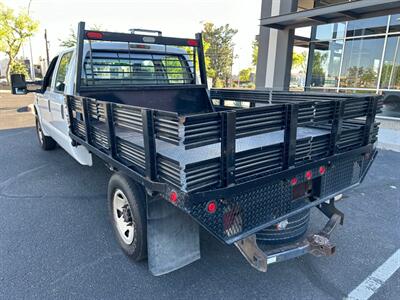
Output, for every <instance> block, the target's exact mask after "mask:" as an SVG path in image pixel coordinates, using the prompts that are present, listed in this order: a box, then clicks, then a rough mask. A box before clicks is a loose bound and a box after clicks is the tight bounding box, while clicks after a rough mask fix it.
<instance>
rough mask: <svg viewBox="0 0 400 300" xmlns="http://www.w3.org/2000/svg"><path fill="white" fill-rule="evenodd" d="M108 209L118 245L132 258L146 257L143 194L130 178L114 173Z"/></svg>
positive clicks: (109, 191) (109, 186) (145, 220)
mask: <svg viewBox="0 0 400 300" xmlns="http://www.w3.org/2000/svg"><path fill="white" fill-rule="evenodd" d="M108 209H109V216H110V220H111V223H112V225H113V228H114V232H115V235H116V238H117V241H118V244H119V245H120V247H121V248H122V250H123V251H124V253H125V254H126V255H127V256H129V257H130V258H131V259H132V260H134V261H140V260H142V259H144V258H146V256H147V218H146V194H145V192H144V190H143V188H142V187H141V186H140V185H139V184H137V183H135V182H134V181H133V180H132V179H130V178H129V177H127V176H125V175H123V174H120V173H114V174H113V175H112V176H111V179H110V181H109V184H108Z"/></svg>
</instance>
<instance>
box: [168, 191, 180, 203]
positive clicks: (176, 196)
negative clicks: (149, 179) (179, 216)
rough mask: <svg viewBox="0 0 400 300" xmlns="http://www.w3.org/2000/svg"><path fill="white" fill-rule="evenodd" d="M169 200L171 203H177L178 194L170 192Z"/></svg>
mask: <svg viewBox="0 0 400 300" xmlns="http://www.w3.org/2000/svg"><path fill="white" fill-rule="evenodd" d="M169 200H170V201H171V202H173V203H176V201H178V194H177V193H176V192H175V191H172V192H171V193H170V194H169Z"/></svg>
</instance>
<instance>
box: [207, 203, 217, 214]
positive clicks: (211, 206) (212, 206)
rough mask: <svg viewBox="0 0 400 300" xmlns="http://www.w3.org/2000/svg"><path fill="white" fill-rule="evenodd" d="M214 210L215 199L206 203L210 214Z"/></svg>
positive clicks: (215, 206)
mask: <svg viewBox="0 0 400 300" xmlns="http://www.w3.org/2000/svg"><path fill="white" fill-rule="evenodd" d="M216 210H217V204H216V203H215V201H210V202H208V203H207V211H208V212H209V213H210V214H213V213H215V211H216Z"/></svg>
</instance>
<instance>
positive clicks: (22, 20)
mask: <svg viewBox="0 0 400 300" xmlns="http://www.w3.org/2000/svg"><path fill="white" fill-rule="evenodd" d="M38 26H39V23H38V22H36V21H34V20H32V19H31V18H30V17H29V16H28V14H27V13H26V12H20V13H18V14H15V13H14V10H12V9H11V8H8V7H6V6H5V5H4V4H2V3H0V52H4V53H5V54H6V57H7V59H8V62H7V66H6V77H7V82H8V83H9V80H10V73H11V69H14V70H15V69H16V68H17V67H18V66H14V65H15V64H16V61H15V60H16V57H17V55H18V53H19V51H20V50H21V47H22V45H23V44H24V42H26V40H27V39H28V38H29V37H31V36H32V35H33V34H34V33H35V32H36V30H37V29H38ZM18 68H19V67H18Z"/></svg>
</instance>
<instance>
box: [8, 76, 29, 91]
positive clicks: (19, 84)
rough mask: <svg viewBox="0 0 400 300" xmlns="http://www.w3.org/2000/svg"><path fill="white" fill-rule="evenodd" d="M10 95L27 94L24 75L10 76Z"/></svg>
mask: <svg viewBox="0 0 400 300" xmlns="http://www.w3.org/2000/svg"><path fill="white" fill-rule="evenodd" d="M11 93H12V94H14V95H25V94H27V93H28V89H27V87H26V80H25V75H23V74H11Z"/></svg>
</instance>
